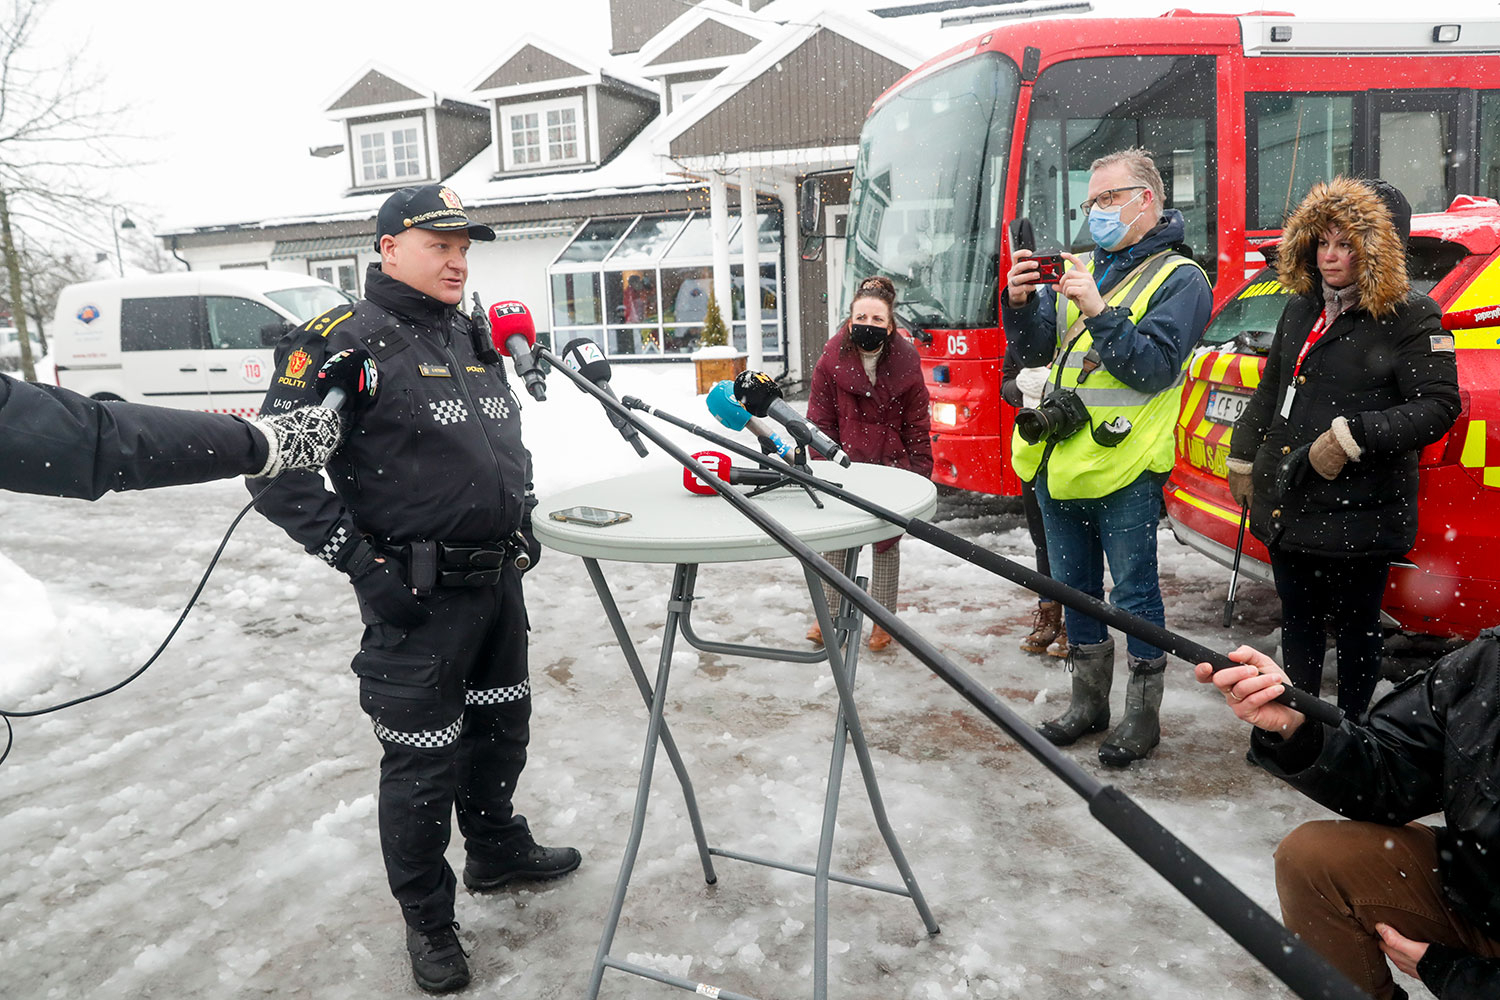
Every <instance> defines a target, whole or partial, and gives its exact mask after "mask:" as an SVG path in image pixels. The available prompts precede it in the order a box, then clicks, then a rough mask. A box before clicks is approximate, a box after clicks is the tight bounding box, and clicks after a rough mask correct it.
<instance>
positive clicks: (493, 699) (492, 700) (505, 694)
mask: <svg viewBox="0 0 1500 1000" xmlns="http://www.w3.org/2000/svg"><path fill="white" fill-rule="evenodd" d="M530 697H531V681H530V680H529V679H528V680H524V681H522V682H521V683H519V684H512V685H511V686H510V687H503V688H489V689H488V690H485V691H470V692H468V693H467V694H465V695H464V703H465V704H467V705H499V704H501V703H502V702H507V701H520V700H521V699H522V698H530Z"/></svg>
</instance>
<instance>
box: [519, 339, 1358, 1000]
mask: <svg viewBox="0 0 1500 1000" xmlns="http://www.w3.org/2000/svg"><path fill="white" fill-rule="evenodd" d="M539 353H541V354H542V355H543V356H544V357H549V358H550V359H551V360H552V363H553V366H554V367H555V368H557V369H558V370H559V371H561V372H562V373H563V375H564V376H565V377H567V378H568V379H569V380H570V381H572V382H573V384H574V385H576V386H578V388H580V389H582V390H583V391H584V392H586V393H588V394H589V395H591V396H593V397H594V398H595V399H597V400H599V403H600V405H602V406H603V407H604V408H605V409H606V410H608V411H609V412H611V413H614V414H617V415H618V416H621V417H623V418H624V419H625V420H627V421H629V422H630V423H631V424H633V425H634V426H635V427H636V429H637V430H638V431H639V432H640V433H641V434H643V435H645V436H646V437H647V438H649V439H650V440H651V441H652V442H653V443H654V444H656V446H657V447H658V448H660V449H661V450H662V451H664V452H666V453H667V454H668V455H671V456H672V457H673V458H674V459H676V460H677V462H678V463H679V464H680V465H682V466H684V467H685V468H687V469H688V470H690V471H691V472H692V473H693V474H694V475H696V476H697V477H698V478H699V479H700V480H702V481H703V482H705V483H707V484H708V485H709V486H710V487H712V488H713V490H714V492H716V493H718V494H719V495H720V496H721V497H723V498H724V499H725V500H726V501H727V502H728V503H729V504H730V505H731V506H733V507H734V508H735V510H737V511H738V512H739V513H741V514H743V515H744V516H745V517H746V518H747V519H748V520H749V521H750V522H751V523H752V524H754V525H755V526H756V527H758V528H760V529H761V530H762V531H764V532H765V533H766V534H768V535H770V536H771V537H772V538H773V539H775V540H776V542H777V544H779V545H780V546H781V547H782V548H784V549H786V550H787V551H788V552H789V553H791V554H792V555H793V556H795V557H796V558H797V559H798V560H799V561H800V562H801V563H802V564H803V565H804V566H805V567H807V568H808V569H810V570H812V572H813V573H815V574H816V575H817V576H819V577H821V578H822V579H823V580H825V581H826V582H827V583H828V584H829V585H830V586H832V587H834V588H835V589H836V590H838V591H839V592H840V593H841V594H843V595H844V597H845V598H846V599H848V600H849V601H850V602H851V603H852V604H854V605H855V606H856V607H858V608H859V609H860V611H862V612H863V613H864V615H865V617H867V618H869V619H870V620H871V621H873V622H875V623H876V624H878V625H880V627H881V628H883V629H885V630H886V631H887V632H889V633H890V634H891V636H892V637H893V638H895V639H896V641H897V642H899V643H901V645H902V646H904V647H905V648H906V649H907V650H908V651H909V652H910V653H911V654H912V655H913V656H915V657H916V658H917V659H918V660H920V661H921V662H922V663H923V664H924V665H926V666H927V667H928V668H929V669H930V670H932V672H933V673H935V674H936V675H937V676H938V677H939V678H941V679H942V680H943V682H944V683H946V684H947V685H948V686H949V687H951V688H953V689H954V690H955V691H957V692H958V693H959V694H960V695H961V696H962V697H963V698H964V700H966V701H968V702H969V704H971V705H973V706H974V707H975V708H976V709H978V710H979V712H980V713H981V714H982V715H983V716H984V717H985V718H987V719H989V720H990V721H991V722H993V723H995V725H997V726H999V727H1000V728H1001V729H1002V730H1003V731H1004V732H1005V733H1006V734H1007V735H1009V736H1010V737H1011V738H1012V739H1014V740H1015V741H1016V742H1017V743H1019V744H1020V745H1021V747H1022V748H1023V749H1024V750H1026V751H1027V752H1028V753H1030V754H1031V755H1032V756H1033V757H1035V758H1036V759H1037V760H1038V761H1039V762H1040V763H1041V764H1042V765H1043V766H1044V767H1046V768H1047V769H1048V770H1049V771H1051V772H1052V773H1053V774H1055V775H1057V776H1058V777H1059V778H1061V779H1062V781H1063V783H1064V784H1066V785H1067V786H1068V787H1069V788H1071V789H1072V790H1073V791H1074V792H1076V793H1077V794H1078V795H1079V796H1080V797H1082V798H1083V799H1084V801H1086V802H1087V803H1088V806H1089V813H1090V814H1091V815H1092V816H1093V817H1094V818H1095V819H1096V820H1098V821H1099V823H1100V824H1101V825H1103V826H1104V828H1105V829H1107V830H1109V831H1110V832H1111V833H1112V834H1114V835H1115V837H1117V838H1118V839H1119V840H1120V841H1121V843H1123V844H1124V845H1125V846H1126V847H1128V848H1129V849H1130V850H1131V851H1133V852H1134V853H1135V854H1136V856H1137V857H1139V858H1140V859H1141V860H1142V861H1144V862H1146V864H1148V865H1149V866H1151V868H1152V869H1154V870H1155V871H1156V872H1157V873H1158V874H1160V875H1161V876H1162V877H1163V878H1165V879H1166V880H1167V881H1168V882H1169V883H1171V885H1172V886H1173V888H1175V889H1177V891H1178V892H1180V893H1182V895H1184V896H1186V897H1187V898H1188V900H1189V901H1190V902H1192V903H1193V905H1195V906H1197V907H1198V909H1199V910H1201V911H1202V912H1203V913H1204V914H1205V915H1206V916H1207V917H1208V918H1209V919H1210V920H1212V921H1213V922H1214V923H1216V924H1218V926H1219V927H1221V928H1222V929H1223V930H1224V931H1225V932H1227V933H1228V934H1229V936H1230V937H1232V938H1234V939H1235V941H1237V942H1239V944H1240V945H1241V946H1242V947H1243V948H1245V950H1246V951H1248V952H1249V953H1250V954H1251V955H1253V956H1254V957H1255V958H1256V959H1257V960H1259V961H1260V962H1261V964H1262V965H1264V966H1265V967H1266V968H1267V969H1269V970H1271V972H1272V973H1273V974H1275V975H1276V977H1277V978H1278V979H1280V980H1281V981H1282V982H1283V983H1285V984H1286V985H1287V986H1289V987H1291V989H1292V990H1293V992H1295V993H1296V994H1297V995H1298V996H1299V997H1302V998H1303V1000H1367V998H1366V996H1365V993H1364V992H1363V991H1362V990H1360V989H1358V988H1356V987H1355V986H1354V984H1353V983H1351V982H1350V981H1349V980H1348V979H1347V978H1346V977H1345V976H1344V975H1343V974H1342V973H1340V972H1339V971H1338V970H1337V969H1335V968H1334V967H1333V966H1332V965H1330V964H1328V962H1327V960H1326V959H1324V958H1323V957H1322V956H1321V955H1319V954H1318V953H1317V952H1315V951H1313V950H1312V949H1311V948H1309V947H1308V946H1307V945H1306V944H1304V943H1303V942H1302V941H1301V940H1300V939H1299V938H1297V937H1296V936H1294V935H1293V934H1292V933H1291V932H1290V931H1288V930H1287V929H1286V928H1284V927H1282V926H1281V924H1280V923H1278V922H1277V921H1276V920H1275V919H1273V918H1272V917H1271V915H1270V914H1268V913H1267V912H1266V911H1265V910H1263V909H1261V907H1260V906H1259V905H1258V904H1257V903H1256V902H1255V901H1254V900H1252V899H1250V897H1248V896H1246V895H1245V894H1244V893H1243V892H1241V891H1240V890H1239V888H1238V887H1237V886H1235V884H1234V883H1233V882H1230V881H1229V880H1228V879H1227V878H1225V877H1224V876H1223V875H1222V874H1221V873H1220V872H1219V871H1218V870H1217V869H1215V868H1214V867H1213V866H1212V865H1210V864H1209V863H1208V862H1207V861H1205V860H1203V859H1202V858H1201V857H1199V856H1198V855H1197V854H1196V853H1195V852H1194V851H1193V850H1192V848H1190V847H1188V846H1187V845H1186V844H1184V843H1183V842H1182V841H1181V840H1179V839H1178V838H1177V837H1176V836H1175V835H1174V834H1173V833H1172V832H1171V831H1170V830H1168V829H1167V828H1166V827H1164V826H1162V825H1161V823H1159V822H1158V821H1157V820H1156V819H1154V818H1153V817H1152V816H1151V815H1150V814H1149V813H1147V812H1146V811H1145V810H1144V809H1142V808H1141V807H1140V806H1139V805H1138V804H1137V803H1136V802H1135V801H1134V800H1133V799H1131V798H1130V796H1128V795H1126V794H1125V793H1124V792H1122V791H1120V790H1119V789H1117V788H1115V787H1114V786H1112V785H1105V784H1102V783H1101V782H1100V781H1099V780H1098V779H1097V778H1095V777H1094V776H1093V775H1090V774H1088V773H1087V772H1085V771H1084V770H1083V769H1082V768H1081V767H1080V766H1079V765H1078V763H1077V762H1076V761H1074V760H1073V759H1072V758H1071V757H1067V756H1065V755H1063V753H1062V752H1061V751H1059V750H1058V748H1057V747H1055V746H1053V745H1052V744H1051V743H1049V742H1047V741H1046V740H1045V739H1044V738H1043V737H1042V736H1041V735H1040V734H1039V733H1037V732H1036V730H1034V729H1032V728H1031V726H1029V725H1028V724H1027V723H1026V722H1025V721H1024V720H1023V719H1021V718H1020V717H1019V716H1017V715H1016V714H1015V713H1014V712H1012V711H1011V710H1010V709H1009V708H1007V707H1006V706H1005V705H1004V704H1002V703H1001V702H1000V700H999V699H997V698H996V697H995V696H994V694H993V693H991V692H990V690H989V688H987V687H986V686H984V685H983V684H981V683H979V682H978V681H976V680H975V679H974V678H973V677H971V676H970V675H969V674H967V673H965V672H964V671H963V670H961V669H960V668H959V667H957V666H956V665H954V664H953V663H952V661H950V660H949V659H948V658H947V657H945V656H944V655H943V654H942V653H941V652H939V651H938V649H937V647H935V646H933V645H932V644H931V643H929V642H928V641H927V640H926V639H924V638H922V636H921V635H920V634H919V633H918V632H917V631H916V630H914V629H912V628H911V627H910V626H908V625H907V624H905V623H904V622H902V621H901V619H899V618H897V617H896V616H895V615H894V614H892V613H891V612H890V611H888V610H886V608H885V606H884V605H882V604H880V603H879V602H878V601H876V600H875V599H874V598H873V597H871V596H870V595H869V594H868V593H867V592H866V591H865V590H864V589H863V588H861V587H860V586H859V585H857V584H856V583H855V582H854V581H853V580H850V579H849V578H848V577H847V576H845V575H844V574H843V573H840V572H839V571H838V570H837V569H835V568H834V567H833V565H832V564H830V563H829V562H828V561H827V560H826V559H824V558H823V557H822V556H820V555H819V554H818V553H816V552H814V551H813V550H812V549H811V548H809V547H808V546H807V544H806V543H804V542H803V541H802V540H801V539H800V538H798V537H797V536H796V535H794V534H792V532H790V531H789V530H787V528H786V526H785V525H783V524H782V523H781V522H779V521H777V520H776V519H775V518H773V517H771V516H770V515H769V514H767V513H766V512H765V511H764V510H763V509H762V508H761V507H760V505H759V504H755V503H751V502H750V499H749V498H748V497H745V496H743V495H741V494H740V493H738V492H737V491H735V490H734V489H733V488H732V487H730V485H729V484H728V483H726V482H724V481H723V480H721V479H719V478H718V477H717V476H715V475H713V474H712V473H711V472H709V471H708V470H707V469H706V468H704V467H703V464H702V463H701V462H698V461H697V460H696V459H694V458H693V457H692V456H690V455H689V454H688V453H687V452H685V451H683V450H682V449H681V448H679V447H678V446H677V445H675V444H673V443H672V442H671V441H670V440H668V439H667V438H666V436H665V435H663V434H662V433H661V432H659V431H658V430H656V429H655V428H654V427H651V426H650V425H649V424H648V423H647V422H646V421H644V420H642V419H640V418H639V417H637V416H636V414H635V413H633V412H631V410H630V409H629V408H628V407H626V406H625V405H623V404H622V403H621V402H620V401H618V400H616V399H613V398H612V397H610V396H609V394H608V393H605V392H604V391H603V390H601V389H599V388H598V387H597V386H595V385H594V384H593V383H592V382H590V381H589V380H588V379H586V378H584V377H583V376H582V375H580V374H578V373H577V372H575V371H573V370H572V369H570V368H568V367H567V366H566V365H562V364H559V363H558V362H557V360H556V355H554V354H552V352H551V351H550V350H548V349H547V348H540V349H539ZM716 437H717V435H715V436H711V437H709V438H708V439H709V440H713V441H714V442H715V443H716V444H724V443H726V442H725V441H722V440H715V438H716ZM729 450H732V451H735V452H737V453H739V454H744V453H745V450H746V449H742V448H741V447H740V446H739V445H738V444H735V445H733V447H731V448H730V449H729ZM755 460H756V461H758V462H762V464H767V465H768V466H769V467H772V468H776V467H778V466H779V467H780V470H784V471H786V472H787V473H788V474H789V477H790V478H792V479H795V480H798V481H799V482H802V483H803V484H804V485H817V486H818V487H819V488H820V489H823V490H825V491H826V492H828V493H829V494H830V495H832V496H836V497H838V498H839V499H842V500H845V501H846V502H849V503H851V504H853V505H854V506H856V507H859V508H861V509H863V510H866V511H867V512H869V513H871V514H874V515H875V516H877V517H880V518H882V519H883V520H886V521H889V522H891V523H893V524H901V523H902V522H906V523H908V524H911V525H925V524H926V522H924V521H920V520H916V519H910V518H902V517H901V516H900V515H898V514H895V513H894V512H892V511H885V512H884V513H881V511H880V510H879V509H877V508H876V506H875V505H874V504H869V503H868V502H867V501H861V500H857V499H851V498H852V497H853V496H854V495H853V494H850V493H848V492H847V491H845V490H843V489H842V488H839V487H833V488H830V484H828V483H824V482H823V481H821V480H817V479H816V478H815V477H813V476H810V475H808V474H806V473H803V472H801V471H800V470H795V469H792V467H791V466H788V465H786V464H785V463H782V462H776V463H775V464H774V465H773V464H771V462H770V460H769V456H766V457H764V458H762V457H759V456H756V457H755ZM780 470H779V471H780ZM808 480H813V482H811V483H809V482H808ZM929 527H930V526H929ZM907 530H908V531H911V529H910V528H908V529H907ZM912 533H915V532H912ZM944 534H946V533H944ZM980 551H983V550H980ZM971 561H972V560H971ZM1017 568H1024V567H1017ZM1002 575H1003V574H1002ZM1040 580H1047V582H1048V583H1049V584H1052V585H1053V587H1061V586H1062V585H1061V584H1057V583H1055V581H1052V580H1050V579H1048V578H1046V577H1040V578H1039V582H1040ZM1049 589H1050V588H1049ZM1062 589H1063V590H1065V591H1067V592H1068V593H1069V594H1070V595H1075V596H1087V595H1082V594H1080V593H1079V592H1078V591H1075V590H1073V589H1072V588H1071V587H1063V588H1062ZM1090 600H1092V598H1090ZM1100 603H1102V602H1100ZM1106 607H1107V605H1106ZM1130 617H1132V618H1134V616H1130ZM1137 620H1139V619H1137ZM1161 631H1163V632H1165V630H1161ZM1167 634H1169V635H1170V633H1167ZM1221 659H1223V658H1222V657H1221ZM1225 665H1226V666H1228V665H1231V664H1230V661H1228V660H1227V659H1225ZM1303 698H1304V699H1306V698H1307V695H1306V694H1305V693H1304V694H1303ZM1312 700H1313V701H1314V702H1316V701H1317V699H1312ZM1324 704H1325V705H1326V703H1324ZM1327 707H1329V708H1332V706H1327ZM1311 717H1312V716H1311V715H1309V718H1311Z"/></svg>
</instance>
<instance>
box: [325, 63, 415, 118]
mask: <svg viewBox="0 0 1500 1000" xmlns="http://www.w3.org/2000/svg"><path fill="white" fill-rule="evenodd" d="M438 100H439V98H438V95H437V94H436V93H435V92H434V91H433V89H432V88H431V87H424V86H423V85H422V84H420V83H418V82H416V81H415V80H413V79H411V78H410V77H408V76H405V75H403V74H401V73H399V72H397V71H396V70H394V69H391V68H390V67H389V66H387V65H385V64H384V63H381V62H368V63H365V64H364V66H362V67H360V68H359V70H357V71H356V72H355V74H354V75H353V76H351V77H349V79H347V80H345V81H344V82H343V83H342V84H340V85H339V88H338V89H337V90H335V91H334V92H333V94H332V95H331V96H329V97H328V99H327V100H326V101H325V102H324V108H325V109H326V110H327V111H328V114H329V117H330V118H353V117H355V116H356V115H369V114H379V113H381V112H382V111H412V110H416V109H418V108H430V107H432V106H433V105H435V104H437V102H438Z"/></svg>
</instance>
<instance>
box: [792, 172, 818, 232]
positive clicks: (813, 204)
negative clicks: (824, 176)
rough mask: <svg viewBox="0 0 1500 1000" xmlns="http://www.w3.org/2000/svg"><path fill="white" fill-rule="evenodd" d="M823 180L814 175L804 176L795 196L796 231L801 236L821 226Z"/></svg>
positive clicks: (815, 230)
mask: <svg viewBox="0 0 1500 1000" xmlns="http://www.w3.org/2000/svg"><path fill="white" fill-rule="evenodd" d="M822 221H823V182H822V181H820V180H819V179H818V178H816V177H806V178H803V181H802V190H801V192H800V193H799V194H798V197H797V231H798V232H800V233H801V234H802V235H803V236H812V235H814V234H816V233H817V231H818V230H819V229H821V228H822Z"/></svg>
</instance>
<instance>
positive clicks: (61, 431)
mask: <svg viewBox="0 0 1500 1000" xmlns="http://www.w3.org/2000/svg"><path fill="white" fill-rule="evenodd" d="M316 401H317V400H316V399H314V400H312V402H316ZM340 429H341V428H340V422H339V417H338V414H336V413H335V412H334V411H332V410H326V409H324V408H322V407H321V406H304V407H300V408H298V409H293V410H291V411H290V412H283V413H281V414H279V415H277V416H274V417H267V418H264V419H261V420H242V419H240V418H239V417H232V416H229V415H227V414H222V413H199V412H196V411H193V410H171V409H166V408H165V407H160V406H142V405H140V404H137V403H121V402H109V403H105V402H101V401H99V400H97V399H90V398H89V397H88V396H82V395H79V394H78V393H76V392H71V391H69V390H67V389H63V388H59V387H58V386H55V385H38V384H36V383H33V382H21V381H18V380H16V379H13V378H11V377H10V376H8V375H0V489H3V490H12V491H14V492H16V493H37V494H41V495H44V496H56V497H73V498H75V499H80V500H97V499H99V498H100V497H101V496H103V495H104V494H106V493H108V492H109V491H110V490H149V489H155V488H157V487H159V486H179V485H181V484H183V483H201V482H207V481H208V480H210V479H227V478H229V477H231V476H274V475H276V474H277V473H279V472H281V471H282V470H283V469H316V468H319V467H321V466H322V465H323V463H324V462H326V461H328V456H329V455H330V454H332V452H333V449H334V448H335V447H336V446H337V445H338V442H339V433H340ZM260 485H263V484H258V485H257V487H256V488H257V489H258V488H260Z"/></svg>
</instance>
